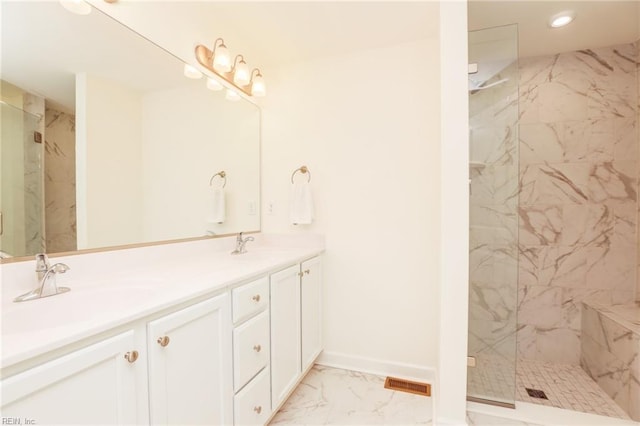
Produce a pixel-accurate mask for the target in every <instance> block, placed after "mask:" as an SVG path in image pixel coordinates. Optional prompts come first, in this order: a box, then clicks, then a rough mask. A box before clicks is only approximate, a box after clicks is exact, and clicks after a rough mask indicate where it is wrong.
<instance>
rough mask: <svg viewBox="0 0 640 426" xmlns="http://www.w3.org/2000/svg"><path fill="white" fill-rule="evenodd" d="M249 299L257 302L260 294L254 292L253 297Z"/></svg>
mask: <svg viewBox="0 0 640 426" xmlns="http://www.w3.org/2000/svg"><path fill="white" fill-rule="evenodd" d="M251 300H255V301H256V302H259V301H260V295H259V294H256V295H255V296H253V297H252V298H251Z"/></svg>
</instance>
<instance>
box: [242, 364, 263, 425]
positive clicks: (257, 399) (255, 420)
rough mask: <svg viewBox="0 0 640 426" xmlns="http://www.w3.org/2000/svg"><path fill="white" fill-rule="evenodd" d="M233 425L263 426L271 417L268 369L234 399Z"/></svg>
mask: <svg viewBox="0 0 640 426" xmlns="http://www.w3.org/2000/svg"><path fill="white" fill-rule="evenodd" d="M233 414H234V424H235V425H264V424H265V423H266V421H267V419H269V417H270V416H271V388H270V382H269V367H267V368H265V369H264V370H262V372H261V373H260V374H258V375H257V376H256V378H255V379H253V380H252V381H251V382H249V384H248V385H247V386H245V388H244V389H242V390H241V391H240V392H238V394H237V395H236V396H235V397H234V404H233Z"/></svg>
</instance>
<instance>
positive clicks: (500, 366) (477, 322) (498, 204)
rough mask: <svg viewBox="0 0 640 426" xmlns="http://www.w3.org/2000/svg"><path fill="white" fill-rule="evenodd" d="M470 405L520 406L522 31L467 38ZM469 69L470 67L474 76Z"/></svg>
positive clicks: (499, 30) (504, 29)
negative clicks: (474, 69)
mask: <svg viewBox="0 0 640 426" xmlns="http://www.w3.org/2000/svg"><path fill="white" fill-rule="evenodd" d="M469 63H470V64H471V63H474V64H477V72H475V73H473V74H469V124H470V135H469V143H470V163H469V178H470V200H469V201H470V202H469V205H470V216H469V219H470V221H469V224H470V230H469V235H470V237H469V238H470V241H469V243H470V244H469V251H470V252H469V340H468V343H469V349H468V350H469V356H470V357H473V358H474V359H475V366H471V365H472V364H473V360H470V361H471V362H470V363H469V364H470V366H469V367H468V381H467V396H468V399H469V400H473V401H480V402H488V403H493V404H497V405H503V406H514V404H515V382H516V307H517V284H518V29H517V26H516V25H509V26H504V27H496V28H490V29H485V30H479V31H473V32H470V33H469ZM471 68H472V67H470V72H471V71H472V70H471Z"/></svg>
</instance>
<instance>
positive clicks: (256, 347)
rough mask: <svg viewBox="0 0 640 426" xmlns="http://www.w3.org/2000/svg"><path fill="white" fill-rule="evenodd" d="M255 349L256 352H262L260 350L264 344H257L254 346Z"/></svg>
mask: <svg viewBox="0 0 640 426" xmlns="http://www.w3.org/2000/svg"><path fill="white" fill-rule="evenodd" d="M253 350H254V351H256V352H260V351H261V350H262V346H260V345H255V346H254V347H253Z"/></svg>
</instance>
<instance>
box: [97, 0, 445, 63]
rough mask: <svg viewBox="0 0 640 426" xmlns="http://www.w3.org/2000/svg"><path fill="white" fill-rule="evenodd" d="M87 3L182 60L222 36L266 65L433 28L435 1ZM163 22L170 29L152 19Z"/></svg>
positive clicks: (425, 34) (428, 34)
mask: <svg viewBox="0 0 640 426" xmlns="http://www.w3.org/2000/svg"><path fill="white" fill-rule="evenodd" d="M89 1H90V2H91V3H92V4H94V5H95V6H96V7H99V8H101V9H103V10H106V11H108V13H110V14H112V15H113V16H115V17H116V18H117V19H120V20H122V21H123V22H125V23H130V24H131V25H132V26H135V28H136V30H137V31H139V32H141V33H142V34H143V35H145V36H147V37H149V38H151V39H153V40H154V41H156V42H158V43H159V44H161V45H162V46H163V47H165V48H167V49H169V50H171V51H172V52H174V53H176V54H177V55H178V56H180V57H182V58H184V59H186V60H192V59H193V45H194V43H201V44H205V45H207V46H211V45H213V42H214V40H216V39H217V38H218V37H222V38H224V40H225V42H226V45H227V47H228V48H229V51H230V53H231V54H236V53H242V54H243V55H244V56H245V58H246V59H247V62H248V63H249V65H254V66H255V65H257V66H260V67H266V68H271V67H279V66H281V65H283V64H289V63H293V62H301V61H306V60H310V59H315V58H322V57H327V56H332V55H339V54H344V53H349V52H354V51H358V50H363V49H372V48H378V47H386V46H393V45H396V44H400V43H403V42H408V41H413V40H419V39H426V38H433V37H437V36H438V32H439V25H438V22H439V4H438V2H434V1H418V2H416V1H408V2H407V1H222V2H221V1H211V0H205V1H185V0H183V1H146V2H144V1H129V2H126V1H124V0H121V1H119V2H117V3H114V4H105V3H104V2H103V1H102V0H89ZM136 16H137V17H140V16H145V17H146V18H147V19H144V20H140V19H136ZM134 21H135V25H133V24H134ZM167 22H171V27H170V30H167V26H166V25H164V24H163V25H158V23H167Z"/></svg>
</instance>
